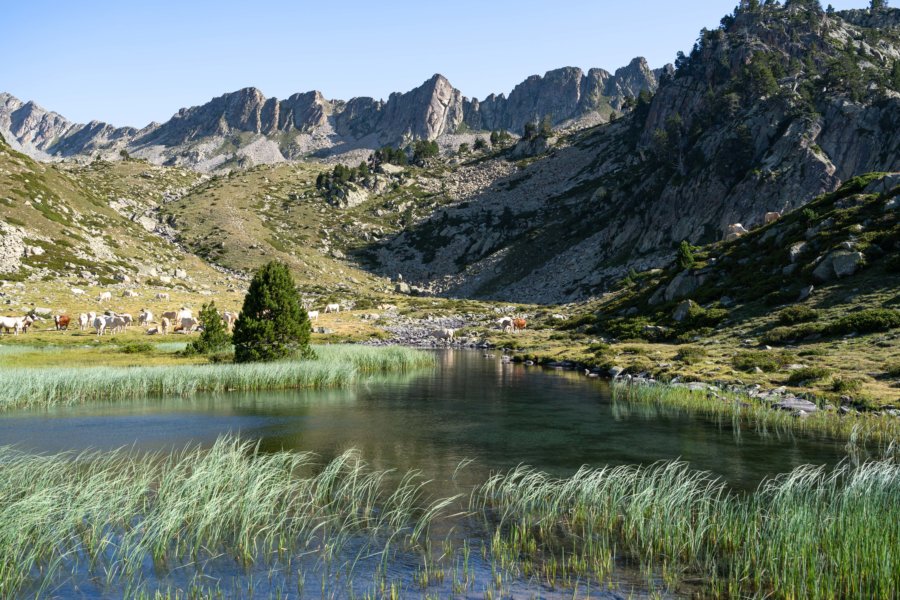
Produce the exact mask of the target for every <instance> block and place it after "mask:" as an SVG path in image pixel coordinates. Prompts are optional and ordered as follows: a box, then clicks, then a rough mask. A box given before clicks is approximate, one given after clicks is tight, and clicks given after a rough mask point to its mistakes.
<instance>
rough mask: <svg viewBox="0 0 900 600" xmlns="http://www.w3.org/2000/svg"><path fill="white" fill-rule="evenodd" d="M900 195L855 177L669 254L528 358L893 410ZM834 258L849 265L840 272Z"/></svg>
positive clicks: (879, 179)
mask: <svg viewBox="0 0 900 600" xmlns="http://www.w3.org/2000/svg"><path fill="white" fill-rule="evenodd" d="M898 196H900V181H898V178H897V176H896V175H894V176H883V175H881V174H872V175H867V176H865V177H860V178H856V179H854V180H852V181H850V182H848V183H847V184H845V185H844V186H842V187H841V188H840V189H839V190H838V191H836V192H834V193H831V194H826V195H824V196H822V197H820V198H818V199H816V200H815V201H813V202H812V203H810V204H809V205H807V206H806V207H805V208H804V209H801V210H799V211H795V212H793V213H791V214H788V215H786V216H784V217H783V218H781V219H779V220H777V221H775V222H774V223H772V224H770V225H767V226H764V227H759V228H756V229H754V230H752V231H751V232H750V233H748V234H746V235H743V236H742V237H740V238H738V239H737V240H734V241H732V242H727V243H726V242H720V243H715V244H711V245H707V246H702V247H698V248H692V249H691V251H690V252H689V253H688V254H689V255H690V256H689V257H683V256H682V257H678V258H680V259H681V260H682V263H690V262H691V260H693V264H692V265H691V266H689V267H686V266H685V265H684V264H678V258H676V257H673V258H675V259H676V260H673V263H672V266H671V267H669V268H668V269H664V270H663V269H655V270H650V271H646V272H643V273H638V272H634V273H632V274H631V275H629V276H628V277H626V278H625V279H623V280H622V281H621V282H620V284H619V286H618V289H617V290H616V291H614V292H612V293H610V294H608V295H607V296H605V297H604V298H603V299H601V300H598V301H595V302H592V303H588V304H586V305H583V306H582V307H581V309H580V310H579V311H578V313H577V314H576V315H575V316H573V317H572V318H570V319H569V320H568V321H565V322H564V323H562V324H561V325H560V328H561V329H563V330H566V331H568V332H569V336H570V338H568V339H563V340H560V339H557V340H556V344H554V343H553V341H552V340H550V339H545V340H544V341H543V342H539V343H536V344H535V348H538V349H539V350H538V352H537V353H538V354H539V355H541V356H542V357H544V358H548V357H554V356H555V357H556V358H559V357H567V356H568V357H573V358H578V359H580V360H584V361H586V362H594V363H597V364H602V365H605V366H613V365H620V366H623V367H627V368H629V369H630V370H632V371H634V372H639V371H646V372H650V373H653V374H655V375H657V376H661V377H667V378H672V377H681V378H682V379H686V380H698V379H699V380H722V381H728V382H737V381H741V382H743V383H746V384H752V383H759V384H761V385H764V386H779V385H786V386H788V387H790V388H796V389H797V390H799V391H812V392H814V393H816V394H817V395H820V396H824V397H829V398H834V399H835V400H837V399H839V397H840V396H851V397H852V398H854V400H856V401H858V403H859V404H861V405H865V404H867V403H873V402H874V403H876V404H877V403H881V404H891V403H895V401H896V400H897V398H898V397H900V391H898V388H900V262H898V260H897V256H898V250H900V217H898V215H900V212H898V208H897V198H898ZM836 257H840V258H837V260H839V261H840V260H843V261H844V262H845V263H847V264H850V263H854V262H855V263H858V264H856V266H855V269H850V268H849V267H847V268H846V270H845V274H843V275H842V276H838V275H837V274H836V273H835V270H834V267H833V265H832V266H831V267H830V268H829V261H831V260H833V259H835V258H836ZM850 270H854V272H853V273H852V274H850V273H849V271H850ZM551 337H552V336H551ZM587 338H593V339H594V341H595V342H596V343H595V344H594V345H593V346H589V345H588V343H587V342H586V340H587ZM600 338H602V339H603V340H604V341H605V342H606V343H600ZM561 342H562V344H563V345H565V346H568V348H569V349H568V350H562V349H561V348H559V347H558V346H559V345H560V343H561ZM609 343H611V345H610V344H609Z"/></svg>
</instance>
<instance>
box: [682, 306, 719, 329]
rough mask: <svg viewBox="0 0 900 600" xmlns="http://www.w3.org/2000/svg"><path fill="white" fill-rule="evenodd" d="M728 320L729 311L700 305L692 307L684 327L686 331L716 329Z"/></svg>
mask: <svg viewBox="0 0 900 600" xmlns="http://www.w3.org/2000/svg"><path fill="white" fill-rule="evenodd" d="M727 318H728V311H727V310H726V309H724V308H703V307H702V306H699V305H692V306H691V308H690V310H689V311H688V315H687V318H686V319H685V320H684V321H683V323H682V325H683V327H684V329H685V330H688V329H699V328H701V327H715V326H716V325H718V324H719V323H721V322H722V321H724V320H725V319H727Z"/></svg>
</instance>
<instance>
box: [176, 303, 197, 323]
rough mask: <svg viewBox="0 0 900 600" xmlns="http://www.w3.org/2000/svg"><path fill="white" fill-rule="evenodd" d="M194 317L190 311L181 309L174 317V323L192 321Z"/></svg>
mask: <svg viewBox="0 0 900 600" xmlns="http://www.w3.org/2000/svg"><path fill="white" fill-rule="evenodd" d="M193 317H194V313H193V312H191V309H189V308H185V307H184V306H182V307H181V310H179V311H178V314H177V315H176V316H175V320H176V321H181V320H182V319H192V318H193Z"/></svg>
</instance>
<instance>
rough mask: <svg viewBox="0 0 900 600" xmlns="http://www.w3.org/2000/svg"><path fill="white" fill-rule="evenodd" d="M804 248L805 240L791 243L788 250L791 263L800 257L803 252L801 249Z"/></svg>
mask: <svg viewBox="0 0 900 600" xmlns="http://www.w3.org/2000/svg"><path fill="white" fill-rule="evenodd" d="M805 249H806V242H797V243H796V244H792V245H791V248H790V250H788V255H789V256H790V259H791V263H795V262H797V259H798V258H800V255H801V254H803V251H804V250H805Z"/></svg>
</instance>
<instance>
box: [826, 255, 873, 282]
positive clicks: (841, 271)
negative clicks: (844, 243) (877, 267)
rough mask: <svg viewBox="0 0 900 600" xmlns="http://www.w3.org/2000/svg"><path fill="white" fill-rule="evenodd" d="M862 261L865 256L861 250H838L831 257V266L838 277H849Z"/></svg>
mask: <svg viewBox="0 0 900 600" xmlns="http://www.w3.org/2000/svg"><path fill="white" fill-rule="evenodd" d="M864 262H865V256H864V255H863V253H862V252H838V253H835V255H834V258H833V259H832V267H833V268H834V274H835V275H837V276H838V278H841V277H849V276H851V275H853V274H854V273H856V271H857V270H858V269H859V267H860V266H861V265H862V264H863V263H864Z"/></svg>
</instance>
